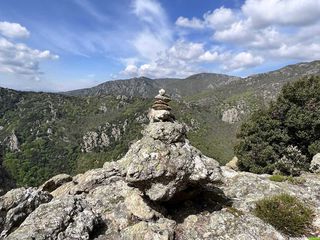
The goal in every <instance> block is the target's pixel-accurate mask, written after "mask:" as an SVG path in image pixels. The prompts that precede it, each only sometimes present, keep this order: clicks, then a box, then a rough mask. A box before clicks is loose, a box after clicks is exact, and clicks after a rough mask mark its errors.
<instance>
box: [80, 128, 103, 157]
mask: <svg viewBox="0 0 320 240" xmlns="http://www.w3.org/2000/svg"><path fill="white" fill-rule="evenodd" d="M98 137H99V134H98V133H96V132H92V131H91V132H87V133H86V134H85V135H84V136H83V148H82V151H83V152H91V151H92V150H93V149H94V148H95V147H97V146H98Z"/></svg>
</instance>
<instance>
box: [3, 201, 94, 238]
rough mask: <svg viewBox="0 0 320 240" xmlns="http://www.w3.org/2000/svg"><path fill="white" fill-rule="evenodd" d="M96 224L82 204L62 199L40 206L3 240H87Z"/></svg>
mask: <svg viewBox="0 0 320 240" xmlns="http://www.w3.org/2000/svg"><path fill="white" fill-rule="evenodd" d="M99 221H100V217H99V216H97V215H96V214H95V213H94V212H93V211H92V210H91V208H90V206H88V204H87V203H86V201H85V200H83V199H82V198H81V197H73V196H66V197H64V198H61V199H56V200H53V201H51V202H50V203H47V204H42V205H40V206H39V207H38V208H37V209H36V210H35V211H34V212H33V213H31V214H30V215H29V216H28V218H27V219H26V220H25V221H24V222H23V223H22V224H21V225H20V227H18V228H17V229H16V230H15V231H14V232H13V233H11V234H10V235H9V236H8V237H7V238H6V239H8V240H23V239H26V240H27V239H28V240H29V239H43V240H45V239H59V240H60V239H61V240H62V239H70V240H71V239H89V234H90V233H91V232H92V231H93V229H94V227H95V226H97V225H99Z"/></svg>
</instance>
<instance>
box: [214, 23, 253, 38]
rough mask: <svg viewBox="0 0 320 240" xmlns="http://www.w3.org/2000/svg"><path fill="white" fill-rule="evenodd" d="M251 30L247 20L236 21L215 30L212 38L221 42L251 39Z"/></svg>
mask: <svg viewBox="0 0 320 240" xmlns="http://www.w3.org/2000/svg"><path fill="white" fill-rule="evenodd" d="M252 35H253V32H252V31H251V29H250V23H249V22H248V21H242V20H241V21H238V22H235V23H233V24H232V25H231V27H230V28H228V29H224V30H221V31H216V32H215V33H214V35H213V37H214V39H216V40H218V41H221V42H237V43H239V42H245V41H248V40H249V39H252Z"/></svg>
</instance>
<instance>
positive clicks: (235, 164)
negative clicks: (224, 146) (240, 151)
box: [226, 156, 239, 171]
mask: <svg viewBox="0 0 320 240" xmlns="http://www.w3.org/2000/svg"><path fill="white" fill-rule="evenodd" d="M238 161H239V159H238V158H237V157H236V156H235V157H234V158H232V160H231V161H230V162H228V163H227V164H226V167H229V168H231V169H233V170H235V171H238V170H239V167H238Z"/></svg>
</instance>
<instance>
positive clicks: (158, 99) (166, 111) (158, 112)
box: [148, 89, 175, 122]
mask: <svg viewBox="0 0 320 240" xmlns="http://www.w3.org/2000/svg"><path fill="white" fill-rule="evenodd" d="M170 101H171V98H170V97H169V96H167V95H166V91H165V90H164V89H161V90H160V91H159V94H158V95H157V96H155V101H154V104H153V105H152V108H151V110H150V112H149V115H148V117H149V120H150V122H174V121H175V117H174V115H173V114H172V113H171V107H170V106H169V102H170Z"/></svg>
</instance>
